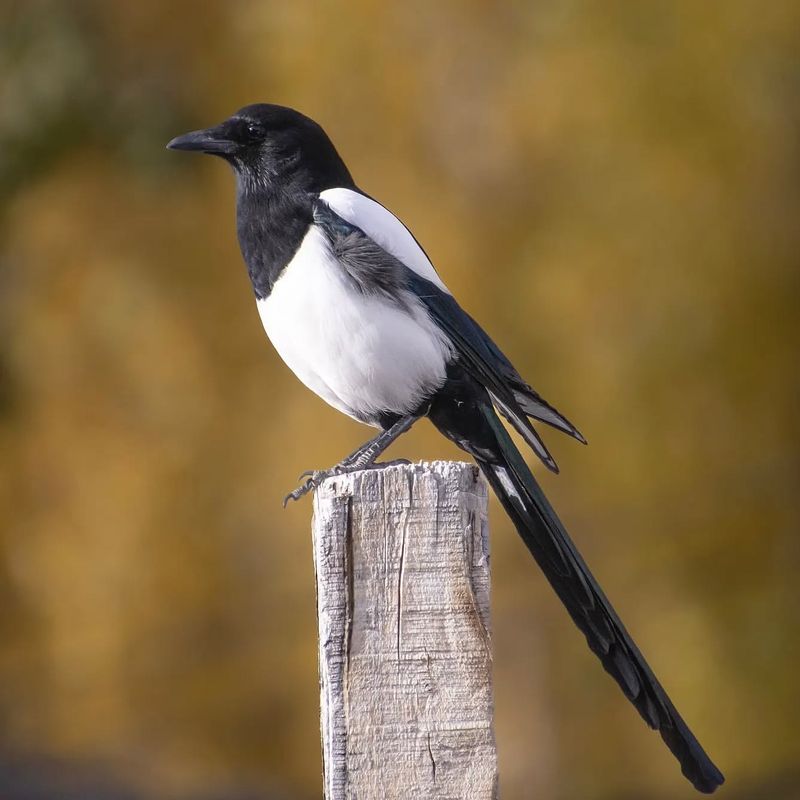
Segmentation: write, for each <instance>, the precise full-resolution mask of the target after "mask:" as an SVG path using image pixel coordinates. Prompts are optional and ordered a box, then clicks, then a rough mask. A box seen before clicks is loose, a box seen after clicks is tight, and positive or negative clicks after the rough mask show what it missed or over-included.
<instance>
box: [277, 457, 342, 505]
mask: <svg viewBox="0 0 800 800" xmlns="http://www.w3.org/2000/svg"><path fill="white" fill-rule="evenodd" d="M339 472H340V470H339V468H338V467H333V468H332V469H307V470H306V471H305V472H303V474H302V475H300V478H299V480H301V481H302V480H303V478H306V477H307V478H308V480H306V481H305V483H302V484H301V485H300V486H298V487H297V488H296V489H295V490H294V491H292V492H289V494H287V495H286V497H284V498H283V507H284V508H286V506H287V505H289V501H290V500H300V498H302V497H305V496H306V495H307V494H308V493H309V492H310V491H312V490H313V489H316V488H317V487H318V486H319V485H320V484H321V483H322V482H323V481H324V480H325V479H326V478H331V477H333V476H334V475H338V474H339Z"/></svg>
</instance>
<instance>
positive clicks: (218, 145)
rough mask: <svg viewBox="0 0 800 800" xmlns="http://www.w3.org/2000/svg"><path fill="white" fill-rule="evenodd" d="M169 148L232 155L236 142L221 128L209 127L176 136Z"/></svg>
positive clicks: (216, 154) (215, 154)
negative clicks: (226, 135)
mask: <svg viewBox="0 0 800 800" xmlns="http://www.w3.org/2000/svg"><path fill="white" fill-rule="evenodd" d="M167 148H168V149H169V150H196V151H197V152H200V153H208V154H210V155H214V156H226V155H231V154H232V153H233V152H234V150H235V149H236V143H235V142H232V141H231V140H230V139H228V138H226V137H225V135H224V134H223V133H222V132H221V131H220V130H219V128H207V129H206V130H204V131H192V132H191V133H184V134H183V136H176V137H175V138H174V139H173V140H172V141H171V142H170V143H169V144H168V145H167Z"/></svg>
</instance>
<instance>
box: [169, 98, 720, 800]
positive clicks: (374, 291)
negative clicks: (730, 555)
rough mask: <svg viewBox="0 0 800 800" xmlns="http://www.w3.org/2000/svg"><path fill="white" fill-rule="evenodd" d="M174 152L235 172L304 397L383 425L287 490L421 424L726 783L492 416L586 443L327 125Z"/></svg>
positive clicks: (251, 252)
mask: <svg viewBox="0 0 800 800" xmlns="http://www.w3.org/2000/svg"><path fill="white" fill-rule="evenodd" d="M168 147H170V148H172V149H174V150H194V151H199V152H202V153H209V154H212V155H216V156H220V157H221V158H223V159H225V161H227V162H228V163H229V164H230V165H231V167H232V168H233V172H234V174H235V176H236V187H237V196H236V199H237V203H236V223H237V230H238V235H239V245H240V247H241V251H242V255H243V257H244V261H245V263H246V265H247V270H248V273H249V275H250V280H251V281H252V284H253V290H254V292H255V296H256V304H257V307H258V312H259V314H260V316H261V320H262V323H263V325H264V329H265V331H266V333H267V336H268V337H269V339H270V341H271V342H272V344H273V345H274V347H275V349H276V350H277V351H278V353H279V354H280V356H281V358H283V360H284V361H285V362H286V364H287V365H288V366H289V368H290V369H291V370H292V371H293V372H294V373H295V375H297V377H298V378H299V379H300V380H301V381H302V382H303V383H304V384H305V385H306V386H307V387H308V388H309V389H311V390H312V391H314V392H316V393H317V394H318V395H319V396H320V397H321V398H322V399H323V400H325V401H327V402H328V403H330V404H331V405H332V406H333V407H334V408H337V409H339V411H343V412H344V413H345V414H347V415H349V416H351V417H353V418H354V419H356V420H358V421H359V422H363V423H366V424H367V425H371V426H373V427H375V428H378V429H379V431H380V433H378V435H377V436H376V437H375V438H374V439H372V440H370V441H369V442H367V443H366V444H365V445H364V446H363V447H361V448H359V449H358V450H357V451H356V452H354V453H352V454H351V455H350V456H348V457H347V458H345V459H344V460H343V461H342V462H341V463H340V464H337V465H336V466H335V467H333V468H332V469H331V470H326V471H324V472H315V473H313V474H312V475H311V477H310V478H309V479H308V481H306V483H304V484H303V485H301V486H300V487H299V488H298V489H296V490H295V491H294V492H292V493H291V494H290V495H289V497H291V498H294V499H298V498H299V497H301V496H302V495H303V494H305V493H306V492H307V491H309V490H310V489H312V488H313V487H314V486H315V485H317V483H318V482H319V481H320V480H321V479H322V478H324V477H325V476H326V475H330V474H335V473H340V472H342V471H346V470H352V469H363V468H365V467H369V466H371V465H372V464H374V463H375V460H376V458H377V457H378V456H379V455H380V454H381V453H382V452H383V451H384V450H385V449H386V448H387V447H388V446H389V444H390V443H391V442H392V441H394V440H395V439H396V438H397V437H398V436H399V435H400V434H402V433H403V432H404V431H407V430H408V429H409V428H410V427H411V426H412V425H413V424H414V423H415V422H416V421H417V420H418V419H420V418H421V417H428V419H430V420H431V422H432V423H433V424H434V425H435V426H436V427H437V428H438V429H439V430H440V431H441V432H442V433H443V434H444V435H445V436H446V437H447V438H448V439H451V440H452V441H453V442H455V443H456V444H457V445H458V446H459V447H461V448H462V449H463V450H465V451H466V452H467V453H469V454H470V455H471V456H472V457H473V458H474V459H475V460H476V461H477V463H478V465H479V466H480V468H481V470H482V471H483V473H484V475H485V476H486V478H487V480H488V481H489V483H490V484H491V486H492V489H493V490H494V492H495V493H496V494H497V497H498V498H499V500H500V502H501V503H502V505H503V507H504V508H505V510H506V512H507V513H508V515H509V517H510V518H511V520H512V521H513V523H514V525H515V527H516V529H517V531H518V532H519V535H520V536H521V537H522V540H523V541H524V542H525V544H526V545H527V547H528V549H529V550H530V552H531V553H532V554H533V557H534V558H535V559H536V561H537V562H538V564H539V566H540V567H541V568H542V570H543V572H544V574H545V576H546V577H547V579H548V581H549V582H550V584H551V585H552V586H553V588H554V589H555V591H556V594H557V595H558V596H559V598H560V599H561V601H562V602H563V604H564V605H565V606H566V608H567V611H568V612H569V614H570V616H571V617H572V619H573V621H574V622H575V624H576V625H577V626H578V628H580V630H581V631H582V632H583V634H584V635H585V636H586V639H587V641H588V643H589V647H590V648H591V649H592V651H593V652H594V653H595V654H596V655H597V656H598V658H599V659H600V661H601V662H602V664H603V666H604V667H605V669H606V670H607V671H608V672H609V673H610V674H611V675H612V676H613V677H614V679H615V680H616V681H617V683H618V684H619V685H620V687H621V688H622V691H623V692H624V693H625V695H626V696H627V697H628V699H629V700H630V701H631V702H632V703H633V705H634V706H635V707H636V709H637V710H638V711H639V713H640V714H641V715H642V717H643V718H644V720H645V722H647V724H648V725H650V726H651V727H652V728H655V729H657V730H658V731H659V732H660V733H661V736H662V738H663V739H664V741H665V742H666V744H667V746H668V747H669V749H670V750H671V751H672V752H673V753H674V755H675V757H676V758H677V759H678V761H679V762H680V765H681V769H682V771H683V774H684V775H685V776H686V777H687V778H688V779H689V780H690V781H691V782H692V783H693V784H694V786H695V787H696V788H697V789H699V790H700V791H701V792H713V791H714V790H715V789H716V788H717V786H719V785H720V784H721V783H722V782H723V780H724V779H723V776H722V774H721V773H720V771H719V770H718V769H717V768H716V767H715V766H714V764H713V763H712V762H711V760H710V759H709V757H708V756H707V755H706V753H705V752H704V750H703V748H702V747H701V746H700V744H699V743H698V741H697V739H695V737H694V736H693V734H692V732H691V731H690V730H689V728H688V727H687V725H686V723H685V722H684V721H683V719H682V718H681V717H680V715H679V714H678V712H677V711H676V710H675V707H674V706H673V705H672V702H671V701H670V699H669V697H667V694H666V692H665V691H664V689H663V688H662V687H661V684H660V683H659V682H658V680H657V679H656V677H655V675H654V674H653V672H652V670H651V669H650V667H649V666H648V665H647V662H646V661H645V660H644V658H643V657H642V654H641V653H640V652H639V649H638V648H637V647H636V645H635V644H634V642H633V640H632V639H631V637H630V635H629V634H628V632H627V631H626V630H625V627H624V626H623V624H622V622H621V621H620V619H619V617H618V616H617V614H616V612H615V611H614V609H613V608H612V606H611V604H610V603H609V602H608V600H607V599H606V596H605V594H604V593H603V590H602V589H601V588H600V586H599V585H598V583H597V581H596V580H595V578H594V576H593V575H592V573H591V572H590V571H589V568H588V567H587V566H586V563H585V562H584V560H583V558H582V557H581V555H580V553H579V552H578V549H577V548H576V547H575V544H574V543H573V542H572V540H571V539H570V537H569V536H568V534H567V532H566V530H565V529H564V526H563V525H562V523H561V521H560V520H559V518H558V517H557V516H556V513H555V511H553V508H552V506H551V505H550V503H549V502H548V501H547V499H546V498H545V496H544V493H543V492H542V490H541V489H540V487H539V485H538V483H537V482H536V480H535V479H534V477H533V475H532V473H531V470H530V469H529V467H528V466H527V464H526V463H525V460H524V458H523V457H522V455H521V454H520V452H519V450H517V448H516V447H515V445H514V443H513V441H512V439H511V437H510V436H509V434H508V432H507V430H506V428H505V427H504V425H503V423H502V422H501V421H500V419H499V417H498V412H499V414H500V415H502V416H503V417H504V418H505V419H506V420H507V421H508V422H509V423H510V424H511V425H512V427H513V428H514V429H515V430H516V431H517V432H518V433H519V434H521V436H522V437H523V439H524V440H525V441H526V442H527V443H528V444H529V445H530V446H531V448H532V449H533V450H534V452H535V453H536V455H537V456H538V457H539V458H540V459H541V460H542V461H543V462H544V464H545V465H546V466H547V467H548V468H549V469H551V470H553V471H557V467H556V463H555V461H554V460H553V458H552V456H551V455H550V453H549V452H548V450H547V448H546V447H545V445H544V443H543V442H542V439H541V437H540V436H539V434H538V433H537V431H536V429H535V428H534V427H533V425H532V424H531V419H534V420H538V421H541V422H544V423H546V424H547V425H550V426H552V427H554V428H556V429H558V430H560V431H562V432H564V433H566V434H568V435H569V436H572V437H573V438H575V439H577V440H578V441H580V442H585V440H584V438H583V436H581V434H580V433H579V432H578V430H577V429H576V428H575V426H574V425H573V424H572V423H571V422H569V421H568V420H567V419H566V418H565V417H564V416H563V415H562V414H560V413H559V412H558V411H557V410H556V409H555V408H553V406H551V405H550V404H549V403H547V402H546V401H545V400H544V399H543V398H542V397H541V396H540V395H539V394H537V392H536V391H534V390H533V389H532V388H531V387H530V386H529V385H528V384H527V383H526V382H525V380H524V379H523V378H522V377H520V375H519V373H518V372H517V371H516V369H514V367H513V365H512V364H511V362H510V361H509V360H508V358H507V357H506V356H505V355H504V354H503V353H502V351H501V350H500V348H499V347H498V346H497V345H496V344H495V343H494V342H493V341H492V340H491V339H490V338H489V336H488V335H487V334H486V333H485V332H484V330H483V329H482V328H481V327H480V325H478V323H477V322H475V320H474V319H472V317H470V315H469V314H467V313H466V312H465V311H464V310H463V309H462V308H461V306H459V304H458V303H457V302H456V300H455V298H454V297H453V295H452V294H451V293H450V292H449V291H448V289H447V287H446V286H445V284H444V283H443V281H442V279H441V278H440V277H439V275H438V274H437V272H436V270H435V269H434V267H433V265H432V264H431V262H430V260H429V259H428V257H427V255H426V254H425V251H424V250H423V249H422V247H420V245H419V243H418V242H417V240H416V239H415V238H414V236H413V235H412V234H411V232H410V231H409V230H408V228H406V226H405V225H403V223H402V222H400V220H399V219H397V217H395V216H394V215H393V214H392V213H391V212H390V211H388V210H387V209H386V208H385V207H384V206H382V205H381V204H380V203H378V202H377V201H375V200H373V199H372V198H371V197H370V196H369V195H367V194H366V193H365V192H363V191H362V190H361V189H359V188H358V186H357V185H356V183H355V181H354V180H353V178H352V176H351V175H350V172H349V170H348V169H347V167H346V166H345V164H344V161H342V159H341V157H340V156H339V154H338V153H337V151H336V149H335V148H334V146H333V144H332V142H331V140H330V139H329V138H328V136H327V135H326V134H325V132H324V131H323V130H322V128H321V127H320V126H319V125H318V124H317V123H316V122H314V121H313V120H311V119H309V118H308V117H306V116H304V115H303V114H300V113H299V112H297V111H294V110H292V109H289V108H284V107H282V106H277V105H267V104H259V105H251V106H246V107H245V108H242V109H241V110H240V111H237V112H236V113H235V114H234V115H233V116H232V117H230V118H229V119H227V120H225V121H224V122H222V123H221V124H219V125H217V126H216V127H212V128H208V129H207V130H200V131H194V132H192V133H187V134H186V135H184V136H178V137H177V138H175V139H173V140H172V141H171V142H170V143H169V145H168ZM287 499H288V498H287Z"/></svg>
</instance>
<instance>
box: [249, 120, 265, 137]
mask: <svg viewBox="0 0 800 800" xmlns="http://www.w3.org/2000/svg"><path fill="white" fill-rule="evenodd" d="M247 132H248V133H249V134H250V135H251V136H254V137H255V136H263V135H264V129H263V128H262V127H261V125H259V124H258V123H257V122H250V123H248V125H247Z"/></svg>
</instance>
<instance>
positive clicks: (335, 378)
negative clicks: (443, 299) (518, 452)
mask: <svg viewBox="0 0 800 800" xmlns="http://www.w3.org/2000/svg"><path fill="white" fill-rule="evenodd" d="M409 304H410V306H411V308H412V311H410V312H409V311H407V310H404V309H402V308H399V307H398V306H396V305H395V304H393V303H391V302H390V301H389V300H386V299H383V298H381V297H379V296H365V295H363V294H361V293H360V292H359V290H358V289H357V288H356V287H355V285H354V284H353V283H352V282H351V281H350V279H349V278H348V276H347V275H346V274H345V273H344V271H343V269H342V267H341V266H340V265H339V264H338V262H337V261H336V260H335V258H334V256H333V255H332V253H331V251H330V248H329V246H328V241H327V239H326V237H325V235H324V233H322V232H321V231H320V230H319V229H318V228H316V227H312V228H311V229H310V231H309V232H308V234H307V235H306V237H305V239H304V240H303V242H302V244H301V245H300V248H299V249H298V251H297V253H296V254H295V256H294V258H293V259H292V261H291V262H290V263H289V265H288V266H287V267H286V269H285V270H284V272H283V274H282V275H281V277H280V278H279V279H278V281H277V282H276V284H275V286H274V287H273V289H272V293H271V294H270V296H269V297H267V298H266V299H264V300H259V301H258V312H259V314H260V316H261V321H262V323H263V325H264V330H265V331H266V332H267V336H269V338H270V341H271V342H272V344H273V346H274V347H275V349H276V350H277V351H278V354H279V355H280V356H281V358H282V359H283V360H284V361H285V362H286V364H287V365H288V366H289V368H290V369H291V370H292V371H293V372H294V373H295V375H297V377H298V378H299V379H300V380H301V381H302V382H303V383H304V384H305V385H306V386H308V388H309V389H311V390H312V391H314V392H316V393H317V394H318V395H319V396H320V397H321V398H322V399H323V400H325V401H327V402H328V403H330V404H331V405H332V406H333V407H334V408H337V409H339V410H340V411H343V412H344V413H345V414H349V415H350V416H351V417H355V418H356V419H359V420H361V421H363V422H374V421H375V419H376V417H377V416H378V415H379V414H381V413H385V412H392V413H397V414H404V413H409V412H411V411H414V410H416V408H417V407H418V406H419V404H420V403H421V402H422V401H423V400H424V399H425V397H427V396H428V395H429V394H430V393H431V392H433V391H434V390H435V389H437V388H438V387H439V386H441V385H442V384H443V383H444V380H445V368H446V364H447V360H448V358H449V356H450V352H451V349H450V343H449V341H448V340H447V338H446V337H445V336H444V334H442V332H441V331H440V330H439V328H438V327H437V326H436V325H434V323H433V322H432V321H431V319H430V317H429V315H428V313H427V311H426V310H425V308H424V307H423V306H422V304H421V303H420V302H419V300H417V299H416V298H414V297H413V296H412V295H409Z"/></svg>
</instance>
